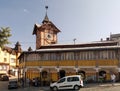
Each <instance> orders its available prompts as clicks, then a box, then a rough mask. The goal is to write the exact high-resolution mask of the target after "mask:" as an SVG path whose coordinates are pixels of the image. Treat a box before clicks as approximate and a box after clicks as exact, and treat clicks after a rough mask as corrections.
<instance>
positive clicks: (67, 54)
mask: <svg viewBox="0 0 120 91" xmlns="http://www.w3.org/2000/svg"><path fill="white" fill-rule="evenodd" d="M59 32H60V30H59V29H58V28H57V27H56V26H55V25H54V24H53V23H52V22H51V21H49V19H48V16H47V14H46V16H45V18H44V20H43V22H42V24H41V25H40V24H35V25H34V29H33V34H35V35H36V50H35V51H24V52H22V54H21V55H20V57H19V62H20V65H19V69H20V73H19V76H20V77H24V78H25V79H26V78H30V79H33V78H35V77H37V78H39V79H40V81H41V83H42V84H43V85H48V84H49V83H50V82H51V81H57V80H58V79H59V78H61V77H64V76H66V75H73V74H80V75H82V76H83V78H84V80H86V81H87V82H95V81H99V80H100V77H103V79H104V81H109V80H110V74H111V73H114V74H115V75H116V76H117V80H120V45H119V44H120V41H119V39H120V34H112V35H110V37H109V38H107V39H106V40H102V39H101V41H98V42H91V43H85V44H81V43H79V44H69V45H68V44H63V45H60V44H57V34H58V33H59Z"/></svg>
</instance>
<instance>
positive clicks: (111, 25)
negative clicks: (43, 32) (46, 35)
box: [0, 0, 120, 50]
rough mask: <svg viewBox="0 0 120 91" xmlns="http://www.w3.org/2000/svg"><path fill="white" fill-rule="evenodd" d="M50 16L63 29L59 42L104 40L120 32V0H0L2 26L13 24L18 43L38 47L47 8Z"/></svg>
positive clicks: (12, 28)
mask: <svg viewBox="0 0 120 91" xmlns="http://www.w3.org/2000/svg"><path fill="white" fill-rule="evenodd" d="M46 5H47V6H48V7H49V8H48V10H47V14H48V17H49V20H50V21H52V23H54V24H55V25H56V27H57V28H58V29H59V30H61V32H60V33H59V34H58V44H68V43H69V44H70V43H71V44H72V43H73V39H76V41H75V42H76V43H87V42H92V41H99V40H100V39H101V38H103V39H104V40H105V39H106V37H109V36H110V34H117V33H120V0H0V27H10V29H11V34H12V36H11V37H10V38H9V41H10V42H11V44H10V45H9V46H11V47H14V45H15V43H16V42H17V41H19V42H20V44H21V47H22V49H23V50H27V49H28V47H30V46H31V47H32V49H35V46H36V44H35V42H36V36H35V35H32V32H33V27H34V24H35V23H38V24H42V21H43V19H44V17H45V13H46V9H45V6H46Z"/></svg>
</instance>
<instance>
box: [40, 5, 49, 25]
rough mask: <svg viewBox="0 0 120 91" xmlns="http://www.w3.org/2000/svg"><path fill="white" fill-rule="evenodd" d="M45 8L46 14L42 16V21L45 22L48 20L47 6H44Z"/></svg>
mask: <svg viewBox="0 0 120 91" xmlns="http://www.w3.org/2000/svg"><path fill="white" fill-rule="evenodd" d="M45 8H46V14H45V18H44V20H43V21H42V23H45V22H48V21H49V18H48V16H47V10H48V6H45Z"/></svg>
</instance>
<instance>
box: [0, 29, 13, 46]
mask: <svg viewBox="0 0 120 91" xmlns="http://www.w3.org/2000/svg"><path fill="white" fill-rule="evenodd" d="M10 31H11V30H10V28H9V27H5V28H3V27H1V29H0V47H1V48H3V47H4V45H5V44H10V42H9V40H8V38H9V37H10V36H12V35H11V33H10Z"/></svg>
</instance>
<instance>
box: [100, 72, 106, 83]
mask: <svg viewBox="0 0 120 91" xmlns="http://www.w3.org/2000/svg"><path fill="white" fill-rule="evenodd" d="M99 81H100V82H106V71H104V70H102V71H100V72H99Z"/></svg>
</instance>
